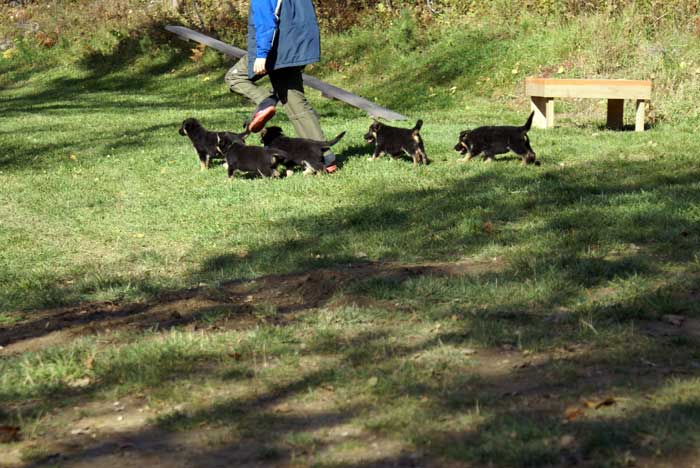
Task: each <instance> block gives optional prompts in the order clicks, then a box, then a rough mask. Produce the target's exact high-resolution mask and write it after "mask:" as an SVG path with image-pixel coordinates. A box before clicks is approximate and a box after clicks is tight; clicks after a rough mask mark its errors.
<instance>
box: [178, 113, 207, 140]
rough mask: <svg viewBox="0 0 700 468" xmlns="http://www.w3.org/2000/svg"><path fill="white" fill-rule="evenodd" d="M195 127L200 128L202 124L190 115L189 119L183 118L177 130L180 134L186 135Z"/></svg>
mask: <svg viewBox="0 0 700 468" xmlns="http://www.w3.org/2000/svg"><path fill="white" fill-rule="evenodd" d="M196 128H202V124H200V123H199V120H197V119H194V118H192V117H190V118H189V119H185V120H183V121H182V125H181V126H180V130H178V131H177V132H178V133H179V134H180V135H182V136H187V135H189V134H190V132H191V131H192V130H194V129H196Z"/></svg>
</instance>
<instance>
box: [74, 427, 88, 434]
mask: <svg viewBox="0 0 700 468" xmlns="http://www.w3.org/2000/svg"><path fill="white" fill-rule="evenodd" d="M89 433H90V428H89V427H78V428H75V429H73V430H71V431H70V434H71V435H84V434H89Z"/></svg>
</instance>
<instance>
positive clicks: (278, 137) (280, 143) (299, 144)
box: [260, 127, 345, 174]
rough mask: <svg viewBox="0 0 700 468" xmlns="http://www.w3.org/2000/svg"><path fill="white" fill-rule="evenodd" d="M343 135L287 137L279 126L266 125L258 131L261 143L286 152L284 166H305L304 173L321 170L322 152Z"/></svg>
mask: <svg viewBox="0 0 700 468" xmlns="http://www.w3.org/2000/svg"><path fill="white" fill-rule="evenodd" d="M343 136H345V132H342V133H340V134H339V135H338V136H336V137H335V138H333V139H332V140H331V141H317V140H309V139H308V138H289V137H287V136H284V134H283V133H282V129H281V128H280V127H267V128H265V129H263V130H262V132H260V140H261V141H262V144H263V145H265V146H266V147H269V148H277V149H281V150H282V151H284V152H286V153H287V155H288V159H287V160H286V161H285V163H284V164H285V166H287V168H288V169H291V168H292V167H293V166H303V167H305V168H306V170H305V171H304V174H310V173H316V172H323V153H325V152H326V151H328V150H329V149H330V148H331V146H333V145H335V144H336V143H338V142H339V141H340V139H341V138H343Z"/></svg>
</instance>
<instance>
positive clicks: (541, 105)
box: [530, 96, 554, 128]
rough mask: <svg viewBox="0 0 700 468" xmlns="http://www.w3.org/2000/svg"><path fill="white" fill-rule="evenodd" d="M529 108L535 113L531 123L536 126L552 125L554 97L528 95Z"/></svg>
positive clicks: (547, 126)
mask: <svg viewBox="0 0 700 468" xmlns="http://www.w3.org/2000/svg"><path fill="white" fill-rule="evenodd" d="M530 99H531V101H530V108H531V109H532V111H533V112H534V113H535V117H534V118H533V120H532V125H534V126H535V127H536V128H552V127H554V99H552V98H546V97H540V96H530Z"/></svg>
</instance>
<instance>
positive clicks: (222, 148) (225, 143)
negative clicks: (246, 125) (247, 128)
mask: <svg viewBox="0 0 700 468" xmlns="http://www.w3.org/2000/svg"><path fill="white" fill-rule="evenodd" d="M247 136H248V132H243V133H230V132H226V133H223V134H221V133H217V135H216V138H217V142H216V151H218V152H219V154H221V155H226V151H228V150H229V149H230V148H231V146H233V145H236V144H238V145H245V140H244V139H245V137H247Z"/></svg>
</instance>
